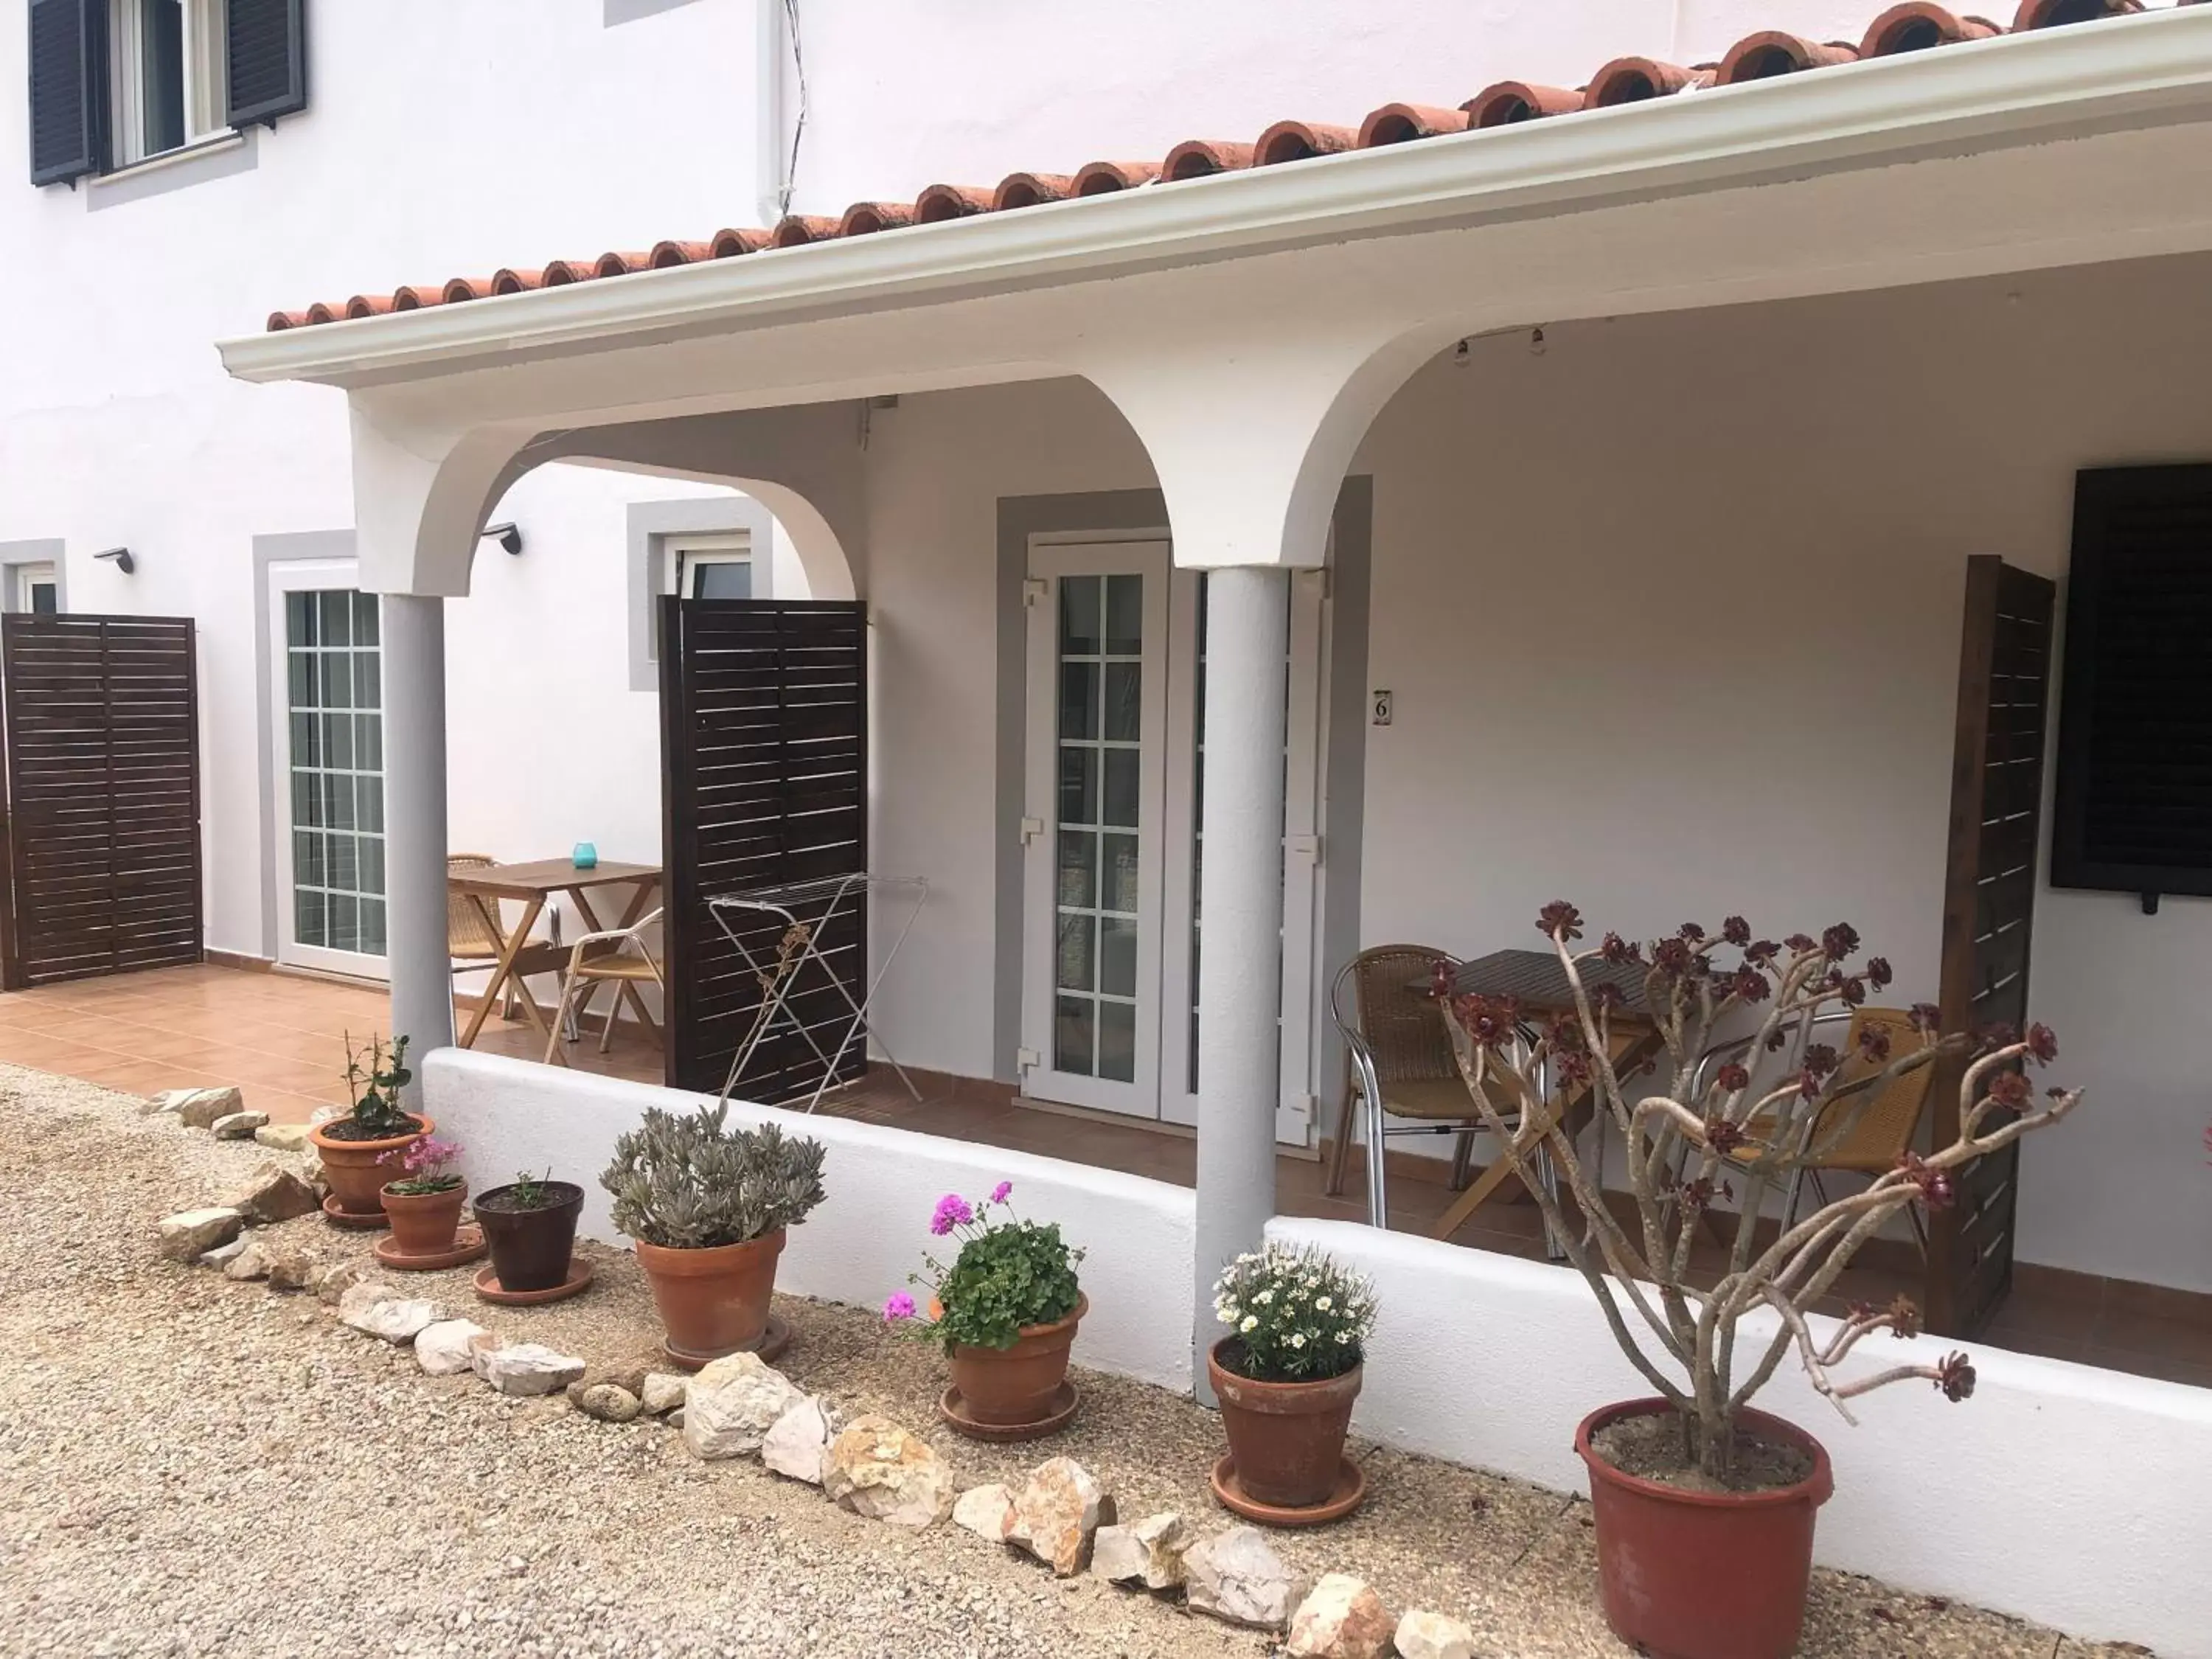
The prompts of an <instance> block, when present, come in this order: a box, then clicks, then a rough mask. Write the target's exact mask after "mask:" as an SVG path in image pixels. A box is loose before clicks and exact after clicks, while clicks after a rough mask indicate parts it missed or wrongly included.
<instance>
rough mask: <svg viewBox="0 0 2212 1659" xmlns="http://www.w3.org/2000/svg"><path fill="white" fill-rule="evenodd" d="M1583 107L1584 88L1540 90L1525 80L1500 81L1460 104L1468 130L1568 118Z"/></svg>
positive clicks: (1540, 88)
mask: <svg viewBox="0 0 2212 1659" xmlns="http://www.w3.org/2000/svg"><path fill="white" fill-rule="evenodd" d="M1582 106H1583V89H1582V88H1579V87H1578V88H1576V89H1575V90H1573V91H1572V92H1570V91H1568V90H1567V88H1565V87H1540V86H1534V85H1532V84H1530V83H1529V82H1526V81H1500V82H1497V83H1496V84H1494V85H1492V86H1487V87H1485V88H1483V89H1482V90H1481V91H1480V92H1478V93H1477V94H1474V97H1472V98H1470V99H1468V100H1467V102H1465V103H1464V104H1462V105H1461V106H1460V108H1462V110H1464V111H1466V112H1467V124H1468V125H1469V126H1471V127H1478V128H1480V127H1505V126H1510V125H1513V124H1514V123H1515V122H1516V121H1533V120H1535V119H1536V118H1538V117H1540V116H1545V115H1571V114H1573V113H1574V112H1576V111H1577V110H1578V109H1580V108H1581V107H1582Z"/></svg>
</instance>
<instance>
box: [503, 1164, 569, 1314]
mask: <svg viewBox="0 0 2212 1659" xmlns="http://www.w3.org/2000/svg"><path fill="white" fill-rule="evenodd" d="M551 1175H552V1171H551V1170H547V1171H546V1172H545V1174H544V1175H543V1176H533V1175H532V1174H530V1173H529V1172H527V1171H524V1172H522V1173H520V1174H518V1175H517V1176H515V1178H514V1179H513V1181H512V1182H509V1183H508V1184H507V1185H506V1186H504V1187H495V1188H492V1189H491V1190H490V1191H489V1192H488V1193H486V1194H483V1196H482V1197H480V1198H478V1199H477V1205H476V1211H477V1225H478V1226H479V1227H482V1228H483V1233H484V1239H485V1242H486V1243H489V1245H490V1246H491V1270H490V1273H489V1275H488V1276H487V1275H483V1274H480V1275H478V1278H479V1280H480V1282H479V1284H478V1285H477V1289H478V1290H479V1291H483V1292H484V1293H485V1294H486V1295H489V1296H493V1297H497V1298H501V1299H506V1298H512V1297H532V1298H534V1299H538V1300H544V1301H550V1300H552V1299H553V1298H552V1297H551V1295H550V1292H553V1291H566V1290H567V1289H568V1286H569V1285H570V1284H571V1283H572V1282H573V1283H574V1285H575V1287H576V1289H578V1290H581V1289H582V1288H583V1286H584V1282H585V1279H584V1278H582V1277H577V1276H574V1275H573V1274H572V1272H571V1261H570V1258H571V1256H572V1255H573V1254H574V1250H575V1248H576V1218H577V1217H578V1216H579V1215H580V1214H582V1213H583V1209H584V1189H583V1188H581V1187H579V1186H578V1185H577V1184H576V1183H575V1182H573V1181H554V1180H552V1179H550V1176H551Z"/></svg>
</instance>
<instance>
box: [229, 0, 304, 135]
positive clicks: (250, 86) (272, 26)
mask: <svg viewBox="0 0 2212 1659" xmlns="http://www.w3.org/2000/svg"><path fill="white" fill-rule="evenodd" d="M224 10H225V18H224V29H225V33H224V49H225V57H226V59H227V67H228V74H229V76H230V124H231V125H233V126H234V127H243V126H251V125H252V124H253V123H254V122H256V121H263V122H269V123H272V124H273V123H274V122H275V121H276V118H277V117H278V116H280V115H296V114H297V113H298V112H300V111H301V110H303V109H305V108H307V0H228V3H227V4H226V6H225V9H224Z"/></svg>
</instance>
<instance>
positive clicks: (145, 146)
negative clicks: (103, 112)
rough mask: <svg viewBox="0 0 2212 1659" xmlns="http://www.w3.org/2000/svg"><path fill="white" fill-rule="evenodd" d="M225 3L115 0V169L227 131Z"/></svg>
mask: <svg viewBox="0 0 2212 1659" xmlns="http://www.w3.org/2000/svg"><path fill="white" fill-rule="evenodd" d="M226 9H227V8H226V7H225V6H224V4H223V0H109V11H108V35H107V39H108V62H109V68H110V79H111V81H112V91H111V93H110V96H111V97H112V99H113V100H114V102H113V104H112V109H113V112H114V129H113V132H112V145H113V149H114V154H113V156H112V162H113V164H114V165H115V166H117V167H129V166H130V165H131V163H132V162H134V161H144V160H146V159H147V157H149V156H151V155H161V153H162V152H163V151H165V150H172V149H183V148H184V147H185V145H186V144H189V143H192V142H193V141H194V140H196V139H200V138H204V137H208V136H209V135H210V134H211V133H217V132H222V131H227V130H228V127H229V125H230V121H229V103H228V99H227V98H226V97H225V96H224V85H225V82H226V80H227V79H228V77H227V76H226V75H225V73H224V71H225V70H226V69H227V68H228V64H226V62H225V54H224V52H223V23H224V21H225V20H224V13H225V11H226Z"/></svg>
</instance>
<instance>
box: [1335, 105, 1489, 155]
mask: <svg viewBox="0 0 2212 1659" xmlns="http://www.w3.org/2000/svg"><path fill="white" fill-rule="evenodd" d="M1467 129H1468V112H1466V111H1465V110H1463V109H1431V107H1430V106H1428V105H1426V104H1385V105H1383V107H1382V108H1381V109H1378V110H1370V111H1369V112H1368V115H1367V118H1366V119H1365V120H1364V121H1362V122H1361V123H1360V124H1359V148H1360V149H1377V148H1379V147H1380V146H1382V145H1383V144H1405V143H1412V142H1413V140H1414V139H1416V138H1440V137H1443V135H1444V134H1445V133H1447V132H1465V131H1467Z"/></svg>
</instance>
